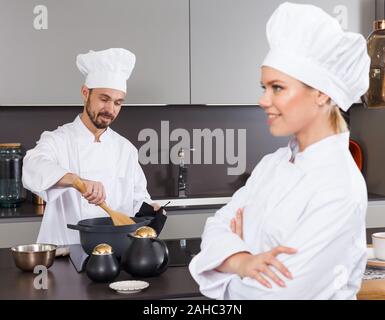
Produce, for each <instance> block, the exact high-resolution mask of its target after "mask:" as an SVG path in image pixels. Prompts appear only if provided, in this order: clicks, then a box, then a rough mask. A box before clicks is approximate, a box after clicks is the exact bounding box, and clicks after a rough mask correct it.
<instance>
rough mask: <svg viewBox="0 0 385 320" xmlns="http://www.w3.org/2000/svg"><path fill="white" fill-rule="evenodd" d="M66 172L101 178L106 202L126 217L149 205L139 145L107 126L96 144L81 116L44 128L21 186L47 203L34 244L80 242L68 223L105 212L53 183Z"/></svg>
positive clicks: (25, 166)
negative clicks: (49, 128)
mask: <svg viewBox="0 0 385 320" xmlns="http://www.w3.org/2000/svg"><path fill="white" fill-rule="evenodd" d="M66 173H75V174H77V175H79V177H81V178H83V179H88V180H93V181H100V182H102V183H103V185H104V188H105V192H106V203H107V204H108V205H109V206H110V207H111V208H113V209H114V210H117V211H120V212H123V213H126V214H128V215H130V216H134V215H135V213H137V212H138V211H139V209H140V206H141V205H142V203H143V202H147V203H151V198H150V196H149V194H148V192H147V182H146V178H145V176H144V173H143V171H142V169H141V167H140V165H139V163H138V151H137V149H136V148H135V147H134V146H133V145H132V144H131V143H130V142H129V141H128V140H127V139H126V138H124V137H122V136H121V135H119V134H118V133H116V132H115V131H113V130H112V129H111V128H107V129H106V131H105V132H104V133H103V134H102V135H101V136H100V142H95V136H94V135H93V134H92V133H91V131H90V130H89V129H88V128H87V127H86V126H85V125H84V123H83V122H82V120H81V119H80V115H79V116H77V117H76V119H75V121H73V122H72V123H68V124H65V125H63V126H60V127H58V128H57V129H56V130H54V131H52V132H48V131H45V132H43V133H42V135H41V137H40V140H39V141H38V142H37V145H36V147H35V148H33V149H31V150H29V151H28V152H27V154H26V156H25V158H24V160H23V176H22V177H23V185H24V187H25V188H26V189H28V190H30V191H32V192H33V193H36V194H38V195H39V196H41V197H42V198H43V199H44V200H45V201H46V202H47V204H46V208H45V211H44V216H43V221H42V224H41V227H40V232H39V236H38V239H37V242H38V243H53V244H57V245H64V244H76V243H80V240H79V232H78V231H75V230H70V229H68V228H67V223H69V224H77V222H78V221H79V220H83V219H88V218H95V217H107V216H108V215H107V213H106V212H105V211H103V209H101V208H100V207H99V206H95V205H93V204H89V203H88V201H87V200H86V199H84V198H83V197H82V196H81V194H80V193H79V192H78V191H77V190H76V189H74V188H72V187H70V188H57V187H55V186H54V185H55V184H56V183H57V182H58V181H59V180H60V179H61V178H62V177H63V176H64V175H65V174H66Z"/></svg>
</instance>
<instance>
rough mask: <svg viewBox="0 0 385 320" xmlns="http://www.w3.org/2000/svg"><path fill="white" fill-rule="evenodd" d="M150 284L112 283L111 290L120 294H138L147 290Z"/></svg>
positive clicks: (137, 282) (132, 282) (138, 281)
mask: <svg viewBox="0 0 385 320" xmlns="http://www.w3.org/2000/svg"><path fill="white" fill-rule="evenodd" d="M149 285H150V284H149V283H148V282H146V281H140V280H127V281H117V282H113V283H110V286H109V287H110V288H111V289H112V290H115V291H116V292H118V293H136V292H140V291H142V290H143V289H146V288H147V287H148V286H149Z"/></svg>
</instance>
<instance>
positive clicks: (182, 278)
mask: <svg viewBox="0 0 385 320" xmlns="http://www.w3.org/2000/svg"><path fill="white" fill-rule="evenodd" d="M384 272H385V271H384ZM37 276H38V275H37V274H34V273H27V272H22V271H20V270H19V269H18V268H17V267H16V266H15V265H14V262H13V259H12V255H11V252H10V249H0V283H1V289H0V300H6V299H27V300H29V299H36V300H41V299H50V300H69V299H71V300H72V299H73V300H121V299H143V300H160V299H197V298H198V299H205V297H203V296H202V295H201V294H200V292H199V288H198V285H197V284H196V283H195V281H194V280H193V279H192V277H191V275H190V272H189V270H188V267H187V266H182V267H168V269H167V270H166V271H165V272H164V273H162V274H161V275H159V276H157V277H150V278H133V277H132V276H130V275H129V274H127V273H126V272H125V271H121V272H120V275H119V277H118V278H117V279H116V280H115V281H122V280H132V279H134V280H144V281H147V282H149V284H150V286H149V287H148V288H147V289H145V290H143V291H142V292H139V293H135V294H117V293H115V292H114V291H113V290H111V289H110V288H109V287H108V284H101V283H94V282H92V281H91V280H89V279H88V277H87V275H86V274H85V272H82V273H77V272H76V270H75V268H74V266H73V265H72V263H71V261H70V259H69V257H68V256H67V257H58V258H56V260H55V262H54V264H53V265H52V267H51V268H50V269H48V281H47V289H46V290H44V289H41V290H38V289H35V287H34V281H35V278H36V277H37ZM357 298H358V299H360V300H361V299H362V300H375V299H376V300H385V280H364V281H363V282H362V287H361V290H360V292H359V293H358V295H357Z"/></svg>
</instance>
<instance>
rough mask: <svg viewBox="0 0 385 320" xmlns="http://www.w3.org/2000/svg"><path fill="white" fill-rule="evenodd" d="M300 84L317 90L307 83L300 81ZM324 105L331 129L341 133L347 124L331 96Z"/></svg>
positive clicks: (345, 129)
mask: <svg viewBox="0 0 385 320" xmlns="http://www.w3.org/2000/svg"><path fill="white" fill-rule="evenodd" d="M302 84H303V85H304V86H305V87H307V88H309V89H311V90H317V89H314V88H313V87H311V86H309V85H307V84H306V83H303V82H302ZM325 106H328V107H329V110H328V113H329V120H330V125H331V127H332V129H333V131H334V132H335V133H342V132H345V131H348V130H349V127H348V124H347V123H346V121H345V118H344V116H343V115H342V113H341V110H340V108H339V107H338V105H337V104H336V103H335V102H334V101H333V100H332V99H331V98H329V100H328V101H327V102H326V103H325Z"/></svg>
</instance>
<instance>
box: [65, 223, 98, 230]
mask: <svg viewBox="0 0 385 320" xmlns="http://www.w3.org/2000/svg"><path fill="white" fill-rule="evenodd" d="M67 228H68V229H72V230H78V231H89V232H92V230H93V229H92V228H90V227H86V226H81V225H78V224H67Z"/></svg>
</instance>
